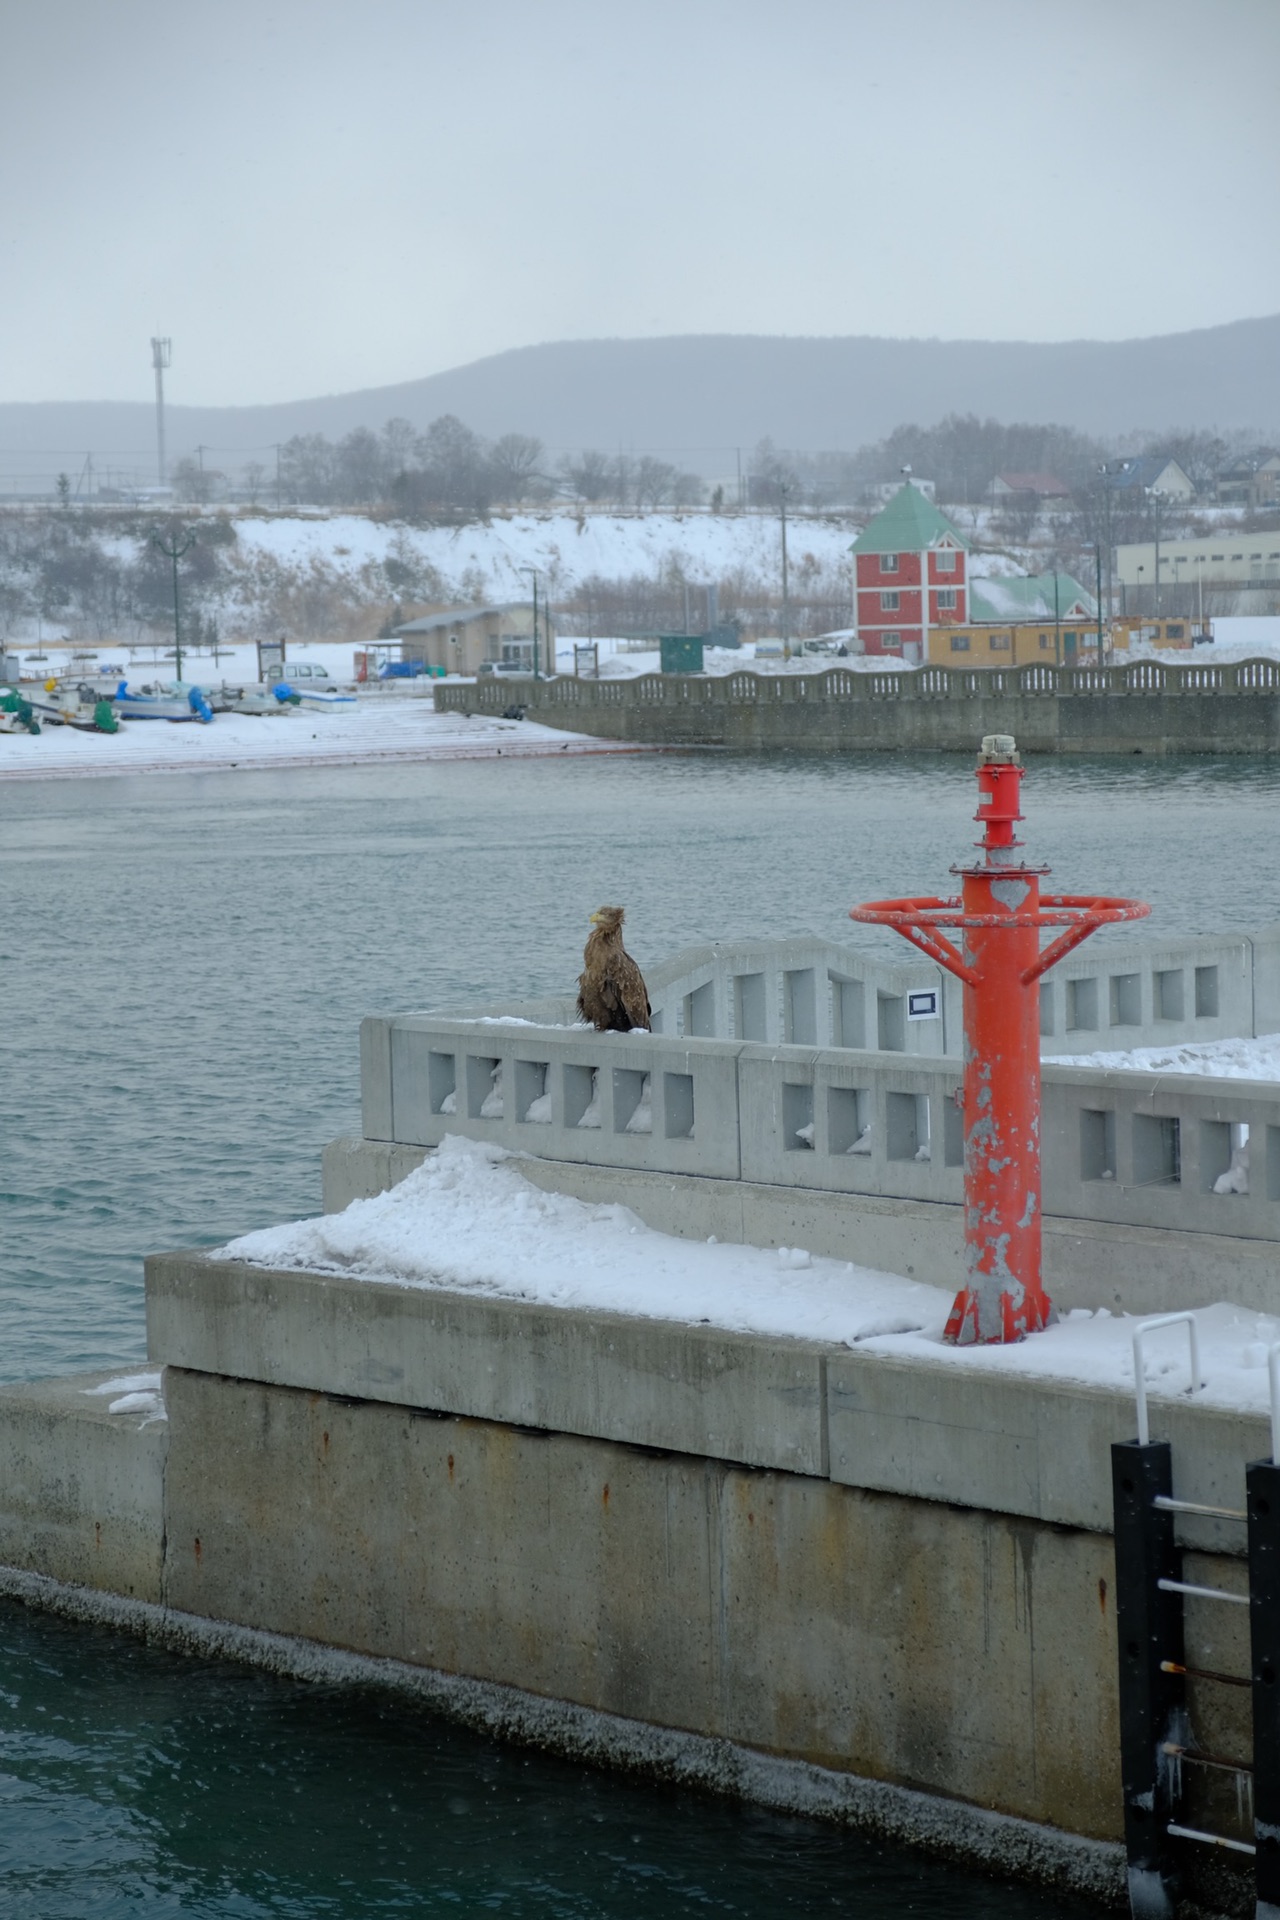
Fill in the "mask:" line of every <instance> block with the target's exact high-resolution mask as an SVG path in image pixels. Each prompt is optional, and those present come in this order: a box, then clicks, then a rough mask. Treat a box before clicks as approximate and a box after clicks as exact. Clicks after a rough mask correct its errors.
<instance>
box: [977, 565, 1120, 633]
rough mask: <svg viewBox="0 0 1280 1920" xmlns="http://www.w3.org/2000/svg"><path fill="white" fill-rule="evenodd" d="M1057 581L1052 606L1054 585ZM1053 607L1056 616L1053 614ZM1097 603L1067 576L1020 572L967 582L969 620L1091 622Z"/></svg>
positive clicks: (1076, 582) (1077, 583)
mask: <svg viewBox="0 0 1280 1920" xmlns="http://www.w3.org/2000/svg"><path fill="white" fill-rule="evenodd" d="M1055 580H1056V581H1057V596H1056V603H1055V595H1054V582H1055ZM1055 604H1056V609H1057V610H1056V614H1055ZM1097 611H1098V603H1097V601H1096V600H1095V599H1094V597H1093V595H1092V594H1091V593H1087V592H1086V591H1085V589H1084V588H1083V587H1082V586H1081V585H1080V582H1079V581H1078V580H1073V579H1072V577H1071V575H1070V574H1069V573H1059V574H1056V575H1055V574H1052V573H1024V574H1013V575H1005V574H1001V575H1000V576H999V577H998V578H981V579H976V580H975V579H972V578H971V579H970V581H969V618H970V620H971V621H993V622H997V621H998V622H1005V621H1007V622H1008V623H1009V624H1010V625H1016V624H1018V623H1019V622H1029V621H1035V620H1053V619H1055V618H1057V619H1059V620H1072V619H1075V620H1079V619H1082V618H1083V619H1087V620H1092V619H1094V618H1095V617H1096V615H1097Z"/></svg>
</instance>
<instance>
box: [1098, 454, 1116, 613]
mask: <svg viewBox="0 0 1280 1920" xmlns="http://www.w3.org/2000/svg"><path fill="white" fill-rule="evenodd" d="M1098 475H1099V478H1100V479H1101V482H1102V520H1103V537H1104V539H1105V540H1106V543H1107V624H1108V626H1110V624H1111V616H1112V612H1113V610H1114V607H1115V582H1114V580H1113V578H1112V572H1111V480H1110V475H1109V474H1108V473H1107V469H1106V464H1105V462H1104V464H1103V465H1102V466H1100V467H1099V468H1098Z"/></svg>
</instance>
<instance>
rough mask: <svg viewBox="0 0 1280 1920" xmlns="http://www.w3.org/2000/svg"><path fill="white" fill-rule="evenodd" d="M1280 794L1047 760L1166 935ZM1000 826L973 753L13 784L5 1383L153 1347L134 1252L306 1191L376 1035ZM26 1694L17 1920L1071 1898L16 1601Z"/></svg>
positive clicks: (1097, 881)
mask: <svg viewBox="0 0 1280 1920" xmlns="http://www.w3.org/2000/svg"><path fill="white" fill-rule="evenodd" d="M1278 799H1280V769H1277V768H1276V767H1275V766H1274V765H1273V764H1272V763H1251V762H1239V761H1236V762H1231V763H1227V762H1221V761H1211V760H1206V761H1203V762H1191V761H1184V762H1180V763H1153V762H1146V761H1139V760H1135V761H1134V762H1132V763H1125V764H1123V765H1117V763H1115V762H1114V761H1111V762H1106V763H1102V764H1086V763H1081V762H1074V763H1073V762H1063V761H1056V762H1053V763H1039V764H1036V765H1035V766H1034V767H1033V769H1032V773H1031V776H1030V777H1029V779H1028V781H1027V785H1026V794H1025V803H1026V808H1027V815H1028V818H1027V823H1026V828H1025V833H1026V838H1027V841H1028V844H1029V850H1030V851H1031V852H1032V853H1033V854H1034V856H1035V858H1036V859H1037V860H1038V861H1039V860H1041V859H1043V860H1044V861H1045V862H1047V863H1048V864H1050V865H1051V866H1052V868H1053V876H1054V886H1055V890H1062V891H1084V890H1086V889H1087V890H1106V891H1108V892H1114V893H1132V894H1137V895H1139V896H1140V897H1143V898H1146V899H1148V900H1150V901H1151V902H1152V904H1153V907H1154V913H1153V918H1152V921H1151V922H1150V933H1151V934H1152V935H1155V934H1157V933H1160V934H1164V935H1167V936H1169V937H1174V936H1177V935H1182V934H1190V933H1202V932H1217V931H1223V930H1240V931H1247V930H1251V929H1253V928H1256V927H1258V926H1261V925H1264V924H1266V923H1268V922H1270V921H1275V920H1280V861H1278V860H1277V857H1276V845H1277V833H1276V821H1277V801H1278ZM972 812H973V783H972V778H971V775H970V772H969V769H968V766H967V764H966V763H965V762H963V761H960V760H957V759H955V758H947V759H939V758H923V757H918V758H912V759H906V758H902V759H899V758H894V757H890V756H884V757H880V756H877V757H876V758H875V760H874V761H869V760H868V761H853V760H831V761H824V762H819V763H816V764H815V763H813V762H811V761H809V760H807V759H804V760H789V759H781V758H779V759H738V758H731V757H726V756H718V755H696V756H687V757H677V756H665V755H637V756H625V757H618V758H589V759H581V760H559V759H549V760H545V761H529V762H512V761H484V762H479V761H477V762H455V763H451V764H447V765H436V766H430V765H427V766H420V767H395V768H375V767H366V768H343V769H335V770H310V771H302V770H299V771H296V772H288V773H270V774H239V775H230V776H227V775H216V774H214V775H173V776H164V777H156V778H152V779H146V778H136V779H135V778H112V779H100V780H75V781H71V780H68V781H51V782H49V783H47V784H46V783H41V784H30V785H27V784H23V785H14V786H8V787H5V788H0V814H2V818H3V822H4V831H3V833H2V834H0V872H2V873H3V882H4V894H5V901H6V907H5V911H4V913H3V915H0V980H3V983H4V988H5V996H4V1004H3V1012H2V1013H0V1069H2V1070H0V1154H2V1156H3V1158H2V1170H0V1194H2V1196H3V1197H2V1203H0V1280H2V1284H0V1372H2V1374H3V1377H5V1378H8V1379H20V1378H32V1377H38V1376H42V1375H47V1374H55V1373H65V1372H69V1371H72V1370H74V1369H76V1368H80V1367H90V1366H97V1365H103V1366H111V1367H116V1366H118V1367H119V1368H120V1369H121V1370H124V1369H127V1368H130V1367H133V1366H135V1365H136V1364H137V1363H138V1361H139V1360H140V1359H141V1357H142V1355H143V1352H144V1336H143V1322H142V1289H141V1265H140V1262H141V1256H142V1255H143V1254H144V1253H145V1252H147V1251H150V1250H152V1249H155V1248H160V1247H175V1246H181V1245H203V1244H213V1243H216V1242H217V1241H218V1240H220V1239H222V1238H225V1237H227V1236H229V1235H231V1234H233V1233H237V1232H242V1231H245V1230H247V1229H248V1228H251V1227H254V1226H260V1225H267V1224H269V1223H271V1222H274V1221H278V1220H281V1219H285V1218H288V1217H291V1216H296V1215H298V1214H302V1213H307V1212H311V1211H314V1210H315V1209H316V1208H317V1207H318V1204H319V1153H320V1148H321V1145H322V1144H323V1142H324V1141H325V1140H326V1139H328V1138H330V1137H331V1136H333V1135H335V1134H338V1133H343V1132H353V1131H356V1130H358V1124H359V1122H358V1093H359V1089H358V1060H357V1026H358V1022H359V1018H360V1016H361V1015H362V1014H363V1013H366V1012H370V1011H375V1010H395V1009H408V1008H413V1007H422V1006H431V1005H437V1006H438V1005H442V1004H443V1005H447V1004H449V1003H451V1002H457V1001H459V1000H462V999H465V1000H468V1001H474V1000H475V999H476V998H478V997H479V998H486V997H494V998H501V997H502V996H503V995H513V996H524V995H526V994H528V993H537V992H546V991H557V990H567V989H568V988H570V987H571V985H572V983H573V980H574V977H575V975H576V973H577V971H578V967H579V965H580V963H581V962H580V955H581V949H582V941H583V939H584V937H585V934H586V932H587V916H588V914H589V912H590V911H591V910H592V909H593V908H594V907H596V906H598V905H600V904H602V903H603V902H619V903H621V904H623V905H624V906H625V907H626V908H627V914H628V921H627V938H628V944H629V946H630V948H631V951H632V952H633V953H635V954H636V956H637V958H639V959H640V961H641V962H642V964H643V963H644V961H645V960H646V959H657V958H661V957H665V956H666V955H668V954H670V953H672V952H674V951H675V950H676V949H678V948H679V947H682V946H686V945H691V944H694V943H698V942H701V941H705V940H708V939H712V938H715V937H720V936H732V935H739V934H746V933H753V934H769V935H783V934H795V933H800V932H805V931H813V932H817V933H820V934H823V935H826V936H828V937H832V938H835V939H844V938H851V937H855V936H854V933H853V929H851V928H850V926H849V923H848V921H847V918H846V913H847V909H848V907H849V906H850V905H851V904H852V903H853V902H854V901H856V900H859V899H863V898H867V897H871V896H876V895H881V896H883V895H885V894H888V893H920V892H932V891H946V890H947V888H948V885H949V880H948V869H949V868H950V867H952V866H953V865H954V864H955V863H956V862H957V861H958V860H960V859H962V858H963V857H964V856H965V854H966V852H967V849H968V847H969V845H970V844H971V842H972V841H973V839H974V837H975V829H974V826H973V823H972ZM1145 931H1146V930H1145V929H1144V932H1145ZM856 937H858V938H860V939H861V938H864V937H865V931H864V930H859V933H858V935H857V936H856ZM0 1697H2V1699H3V1707H2V1709H0V1800H2V1801H3V1805H4V1813H5V1817H4V1819H3V1822H0V1911H3V1912H4V1913H5V1914H13V1915H20V1916H28V1915H29V1916H32V1920H36V1916H39V1920H54V1917H55V1916H63V1915H65V1916H67V1917H68V1920H72V1916H80V1915H90V1914H91V1915H98V1914H110V1915H115V1914H120V1915H125V1914H129V1915H132V1914H143V1915H156V1916H160V1915H164V1916H168V1915H178V1914H199V1915H202V1916H206V1915H207V1916H210V1920H232V1917H233V1916H234V1917H235V1920H239V1917H240V1916H255V1917H256V1916H258V1915H308V1916H310V1915H335V1916H346V1915H353V1916H354V1915H357V1914H359V1915H366V1914H369V1915H382V1914H388V1915H390V1914H401V1913H412V1914H434V1913H436V1912H440V1913H446V1912H447V1913H477V1912H489V1911H492V1912H496V1913H508V1914H512V1915H518V1916H536V1917H537V1920H541V1916H543V1915H546V1916H552V1915H554V1916H574V1917H575V1920H576V1916H580V1915H581V1916H597V1915H599V1916H602V1920H603V1917H604V1916H632V1915H636V1916H640V1915H644V1916H648V1915H650V1914H653V1915H657V1914H658V1913H660V1912H661V1913H663V1914H664V1915H678V1914H684V1913H688V1914H699V1915H702V1914H706V1915H716V1914H734V1915H751V1916H761V1920H763V1916H766V1915H775V1914H793V1913H794V1914H802V1913H815V1914H817V1913H825V1912H831V1913H849V1914H859V1915H867V1916H873V1915H874V1916H880V1915H885V1916H896V1915H900V1914H908V1913H920V1914H932V1915H953V1914H954V1915H970V1914H973V1915H978V1914H988V1915H1000V1916H1003V1915H1006V1914H1007V1915H1009V1916H1011V1917H1012V1916H1015V1915H1017V1916H1029V1915H1032V1914H1046V1915H1047V1914H1056V1915H1063V1916H1065V1915H1067V1914H1068V1913H1072V1912H1075V1913H1078V1912H1080V1911H1081V1909H1080V1908H1078V1907H1072V1906H1071V1905H1070V1904H1069V1903H1064V1902H1061V1901H1059V1900H1057V1899H1056V1898H1054V1897H1053V1896H1050V1895H1046V1894H1042V1893H1037V1892H1032V1891H1027V1890H1021V1889H1017V1888H1000V1887H993V1886H991V1885H988V1884H986V1883H984V1882H983V1881H981V1880H979V1879H976V1878H973V1877H970V1876H966V1875H963V1874H957V1873H955V1872H952V1871H949V1870H945V1869H943V1868H940V1867H939V1866H937V1865H936V1864H931V1863H928V1862H924V1861H921V1860H920V1859H918V1858H915V1857H913V1856H909V1855H902V1854H899V1853H895V1852H893V1851H891V1850H886V1849H885V1848H883V1847H880V1846H878V1845H876V1844H872V1843H868V1842H867V1841H865V1840H862V1839H859V1838H858V1837H857V1836H853V1835H849V1834H844V1833H840V1832H837V1831H834V1830H829V1829H825V1828H822V1827H820V1826H817V1825H811V1824H809V1823H805V1822H789V1821H784V1820H780V1819H777V1818H775V1817H773V1816H770V1815H766V1814H763V1813H760V1812H759V1811H753V1810H750V1809H742V1808H736V1807H733V1806H729V1805H724V1804H720V1803H717V1802H715V1801H712V1800H708V1799H704V1798H702V1797H700V1796H691V1795H687V1794H676V1793H674V1792H667V1791H664V1790H660V1789H657V1788H654V1787H651V1786H647V1785H641V1784H638V1783H635V1782H630V1781H626V1780H620V1779H616V1778H612V1777H609V1776H605V1775H601V1774H593V1773H590V1772H588V1771H586V1770H583V1769H580V1768H576V1767H572V1766H569V1765H568V1764H566V1763H561V1762H557V1761H553V1760H550V1759H548V1758H546V1757H545V1756H536V1755H530V1754H527V1753H520V1752H517V1751H515V1750H511V1749H503V1748H500V1747H498V1746H496V1745H495V1744H493V1743H491V1742H488V1741H486V1740H483V1739H481V1738H479V1737H478V1736H475V1735H471V1734H466V1733H463V1732H461V1731H459V1730H458V1729H456V1728H451V1727H449V1726H447V1725H444V1724H442V1723H440V1722H437V1721H434V1720H430V1719H427V1718H425V1717H423V1716H421V1715H416V1714H414V1713H412V1712H410V1711H409V1710H408V1709H405V1708H401V1707H397V1706H394V1705H389V1704H387V1703H386V1702H379V1701H377V1700H374V1699H363V1698H359V1697H346V1696H341V1695H338V1694H333V1693H328V1692H325V1691H323V1690H316V1689H309V1688H301V1687H296V1686H290V1685H287V1684H286V1683H284V1682H281V1681H278V1680H271V1679H268V1678H266V1677H264V1676H261V1675H256V1674H252V1673H247V1672H243V1671H240V1670H237V1669H232V1668H227V1667H221V1666H211V1665H203V1664H198V1663H197V1664H194V1665H193V1664H192V1663H188V1662H182V1661H179V1660H177V1659H174V1658H172V1657H170V1656H167V1655H164V1654H161V1653H159V1652H157V1651H156V1650H154V1649H148V1648H145V1647H142V1646H139V1645H137V1644H135V1643H132V1642H129V1641H127V1640H122V1639H118V1638H115V1637H113V1636H111V1635H108V1634H105V1633H102V1632H98V1631H91V1630H87V1629H83V1628H78V1627H77V1628H72V1627H70V1626H68V1625H66V1624H65V1623H61V1622H57V1621H54V1620H50V1619H45V1618H41V1617H40V1616H37V1615H33V1614H28V1613H26V1612H24V1611H23V1610H22V1609H21V1608H17V1607H12V1606H3V1607H0Z"/></svg>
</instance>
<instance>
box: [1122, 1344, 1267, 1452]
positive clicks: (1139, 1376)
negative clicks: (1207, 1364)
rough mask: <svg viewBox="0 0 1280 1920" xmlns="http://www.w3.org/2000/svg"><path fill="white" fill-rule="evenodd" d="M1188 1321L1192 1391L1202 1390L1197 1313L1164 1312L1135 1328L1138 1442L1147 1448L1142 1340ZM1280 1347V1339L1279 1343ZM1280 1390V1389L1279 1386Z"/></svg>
mask: <svg viewBox="0 0 1280 1920" xmlns="http://www.w3.org/2000/svg"><path fill="white" fill-rule="evenodd" d="M1184 1321H1185V1322H1186V1325H1187V1328H1188V1331H1189V1334H1190V1338H1191V1386H1190V1388H1189V1391H1190V1392H1191V1393H1198V1392H1199V1390H1200V1388H1201V1387H1202V1386H1203V1385H1204V1376H1203V1374H1202V1372H1201V1368H1200V1334H1199V1331H1198V1329H1197V1327H1196V1317H1195V1315H1194V1313H1162V1314H1158V1315H1157V1317H1156V1318H1155V1319H1154V1320H1144V1321H1143V1323H1142V1325H1141V1326H1140V1327H1135V1328H1134V1330H1133V1387H1134V1397H1135V1399H1136V1401H1137V1405H1138V1445H1139V1446H1142V1447H1145V1446H1148V1445H1149V1444H1150V1441H1151V1423H1150V1421H1149V1419H1148V1418H1147V1366H1146V1357H1145V1354H1144V1352H1143V1346H1142V1343H1143V1341H1144V1340H1145V1338H1146V1336H1147V1335H1148V1334H1149V1333H1155V1332H1156V1331H1157V1330H1158V1329H1159V1328H1160V1327H1176V1326H1178V1325H1180V1324H1181V1323H1182V1322H1184ZM1277 1345H1278V1346H1280V1342H1278V1343H1277ZM1278 1391H1280V1389H1278Z"/></svg>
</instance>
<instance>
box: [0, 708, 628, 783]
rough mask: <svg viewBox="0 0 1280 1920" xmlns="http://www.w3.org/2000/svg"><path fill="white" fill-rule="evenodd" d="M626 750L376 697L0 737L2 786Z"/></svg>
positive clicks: (616, 744) (534, 727)
mask: <svg viewBox="0 0 1280 1920" xmlns="http://www.w3.org/2000/svg"><path fill="white" fill-rule="evenodd" d="M517 697H518V695H516V694H515V693H514V692H513V694H512V698H513V699H516V698H517ZM626 751H632V752H635V751H644V749H642V748H641V749H636V748H630V749H628V748H627V747H626V746H625V745H624V744H623V743H621V742H617V741H611V740H595V739H591V738H589V737H588V736H587V735H586V734H580V733H562V732H561V731H560V730H559V729H558V728H555V727H540V726H537V725H535V724H534V723H533V722H531V721H518V720H499V719H490V718H488V717H487V716H483V715H476V716H475V717H474V718H472V719H467V717H466V716H465V715H463V714H458V713H437V712H436V711H435V708H434V707H433V705H432V703H431V701H430V700H428V699H396V698H394V697H388V698H385V699H380V698H377V697H375V698H373V699H369V700H361V701H359V702H358V703H357V704H355V705H353V706H350V707H339V708H334V709H332V710H330V711H327V712H316V711H308V709H307V708H306V707H296V708H295V707H291V708H288V709H286V710H283V711H282V712H280V713H278V714H270V715H264V716H262V717H261V718H259V717H258V716H256V715H249V714H240V713H220V714H219V715H218V716H217V718H216V719H215V720H213V721H212V722H211V723H210V724H209V725H208V726H201V725H200V724H199V723H196V722H186V723H182V724H175V723H173V722H170V721H167V720H130V721H126V722H125V723H124V725H123V726H122V727H121V729H120V731H119V733H113V734H103V733H80V732H78V731H76V730H75V729H74V728H71V727H52V726H51V727H46V728H45V729H44V731H43V732H42V733H41V734H39V735H38V736H36V735H32V734H27V733H0V781H4V780H44V779H58V778H66V777H68V776H73V775H76V774H82V775H88V774H112V773H163V772H169V773H187V772H200V771H213V770H215V769H218V770H224V771H230V770H232V769H239V770H255V771H261V770H263V769H266V768H271V767H289V766H292V767H299V766H306V767H310V766H340V765H348V766H350V765H361V764H364V763H366V762H373V761H395V760H400V761H421V760H482V759H491V758H499V757H509V758H511V759H519V758H528V757H530V756H532V755H547V754H562V753H563V754H575V753H617V752H626Z"/></svg>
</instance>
